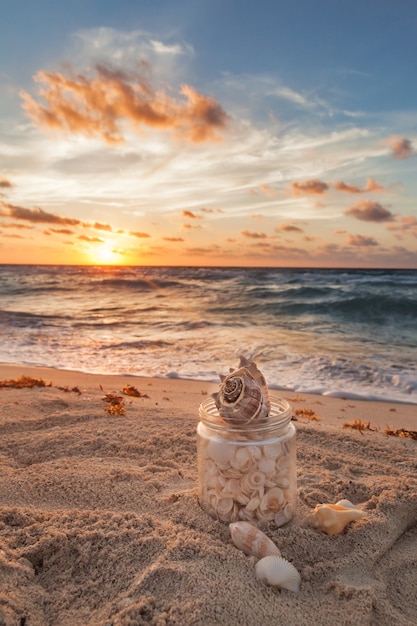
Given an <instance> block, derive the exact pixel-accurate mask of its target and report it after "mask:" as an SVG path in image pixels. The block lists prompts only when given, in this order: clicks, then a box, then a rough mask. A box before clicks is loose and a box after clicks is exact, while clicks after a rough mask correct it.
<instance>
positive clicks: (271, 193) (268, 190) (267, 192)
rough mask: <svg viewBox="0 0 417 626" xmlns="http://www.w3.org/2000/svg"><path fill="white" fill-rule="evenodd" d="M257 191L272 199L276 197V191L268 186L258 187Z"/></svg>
mask: <svg viewBox="0 0 417 626" xmlns="http://www.w3.org/2000/svg"><path fill="white" fill-rule="evenodd" d="M259 189H260V190H261V191H262V192H263V193H264V194H265V195H266V196H268V197H270V198H271V197H272V196H275V195H276V193H277V192H276V189H274V188H273V187H270V186H269V185H259Z"/></svg>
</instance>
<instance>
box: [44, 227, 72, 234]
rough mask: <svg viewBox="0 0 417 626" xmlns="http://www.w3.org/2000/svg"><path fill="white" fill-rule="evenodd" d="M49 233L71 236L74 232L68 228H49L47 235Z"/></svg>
mask: <svg viewBox="0 0 417 626" xmlns="http://www.w3.org/2000/svg"><path fill="white" fill-rule="evenodd" d="M49 233H55V234H57V235H73V234H74V231H73V230H70V229H69V228H50V229H49V232H48V233H47V234H49Z"/></svg>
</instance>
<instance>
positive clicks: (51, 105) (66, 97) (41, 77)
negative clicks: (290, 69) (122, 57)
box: [20, 65, 229, 143]
mask: <svg viewBox="0 0 417 626" xmlns="http://www.w3.org/2000/svg"><path fill="white" fill-rule="evenodd" d="M95 69H96V72H97V77H96V78H88V77H86V76H83V75H81V74H78V75H73V74H72V73H70V75H69V76H68V77H67V76H64V75H63V74H61V73H59V72H54V73H52V72H42V71H41V72H38V73H37V74H36V75H35V77H34V80H35V81H36V82H37V83H39V84H40V85H41V86H40V88H39V95H40V98H41V99H42V100H43V101H44V104H40V103H38V102H37V101H35V100H34V98H32V96H31V95H30V94H28V93H26V92H25V91H22V92H21V94H20V95H21V98H22V100H23V104H22V106H23V109H24V110H25V111H26V113H27V114H28V115H29V117H30V118H31V119H32V120H33V122H34V123H35V124H37V125H38V126H40V127H46V128H50V129H55V130H60V131H64V132H67V133H70V134H72V133H75V134H83V135H85V136H87V137H101V138H103V139H104V140H105V141H107V142H108V143H116V142H121V141H123V140H124V136H123V123H124V122H125V121H128V122H129V123H130V124H131V126H132V127H133V128H134V129H135V130H139V129H141V128H142V127H143V126H147V127H152V128H159V129H162V130H171V131H173V132H174V134H175V135H176V136H178V137H181V138H183V139H185V140H187V141H190V142H193V143H198V142H203V141H212V140H219V139H220V136H219V134H218V133H219V131H223V130H225V128H226V126H227V124H228V122H229V116H228V115H227V114H226V112H225V111H224V110H223V108H222V107H221V105H220V104H219V103H218V102H217V101H216V100H214V99H213V98H210V97H208V96H205V95H203V94H200V93H198V92H197V91H196V90H195V89H193V87H190V86H189V85H183V86H182V87H181V89H180V96H181V98H180V99H174V98H172V97H170V96H168V95H167V94H166V93H165V92H164V91H160V90H156V89H154V88H153V87H152V86H151V85H150V84H149V83H148V82H147V81H146V80H145V78H144V77H143V76H141V75H140V74H139V73H130V74H128V73H126V72H123V71H121V70H114V69H110V68H108V67H105V66H103V65H97V66H96V68H95Z"/></svg>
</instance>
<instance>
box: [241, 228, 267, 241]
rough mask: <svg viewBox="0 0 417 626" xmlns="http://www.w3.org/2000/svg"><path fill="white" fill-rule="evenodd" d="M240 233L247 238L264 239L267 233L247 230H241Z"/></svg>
mask: <svg viewBox="0 0 417 626" xmlns="http://www.w3.org/2000/svg"><path fill="white" fill-rule="evenodd" d="M240 234H241V235H242V236H243V237H248V238H249V239H266V238H267V235H265V233H256V232H250V231H249V230H241V231H240Z"/></svg>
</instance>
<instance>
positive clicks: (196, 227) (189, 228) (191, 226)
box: [181, 224, 201, 230]
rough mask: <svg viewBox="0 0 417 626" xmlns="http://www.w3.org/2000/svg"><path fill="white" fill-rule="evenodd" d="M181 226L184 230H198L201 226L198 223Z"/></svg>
mask: <svg viewBox="0 0 417 626" xmlns="http://www.w3.org/2000/svg"><path fill="white" fill-rule="evenodd" d="M181 228H183V229H184V230H193V229H194V230H200V229H201V226H200V224H197V225H195V224H183V225H182V227H181Z"/></svg>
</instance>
